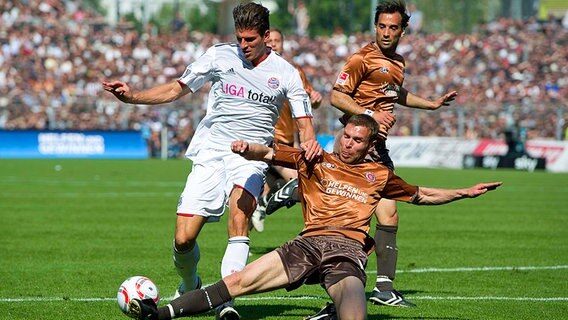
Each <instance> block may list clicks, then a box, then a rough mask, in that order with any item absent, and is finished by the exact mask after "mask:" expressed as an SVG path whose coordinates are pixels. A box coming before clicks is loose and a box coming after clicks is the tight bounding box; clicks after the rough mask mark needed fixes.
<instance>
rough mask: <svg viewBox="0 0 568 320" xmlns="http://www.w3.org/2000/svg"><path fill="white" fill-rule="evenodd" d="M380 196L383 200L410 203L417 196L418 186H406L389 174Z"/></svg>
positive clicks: (395, 176) (402, 181)
mask: <svg viewBox="0 0 568 320" xmlns="http://www.w3.org/2000/svg"><path fill="white" fill-rule="evenodd" d="M380 194H381V197H383V198H387V199H392V200H399V201H404V202H411V201H412V200H414V198H415V197H416V196H417V195H418V186H415V185H411V184H408V183H407V182H406V181H404V180H403V179H402V178H400V177H399V176H397V175H395V174H394V173H392V172H391V173H390V174H389V177H388V180H387V182H386V184H385V187H384V188H383V190H382V191H381V192H380Z"/></svg>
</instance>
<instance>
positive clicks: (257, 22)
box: [233, 2, 270, 35]
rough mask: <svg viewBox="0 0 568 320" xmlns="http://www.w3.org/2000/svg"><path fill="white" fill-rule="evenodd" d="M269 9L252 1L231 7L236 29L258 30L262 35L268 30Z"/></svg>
mask: <svg viewBox="0 0 568 320" xmlns="http://www.w3.org/2000/svg"><path fill="white" fill-rule="evenodd" d="M269 16H270V11H268V9H267V8H265V7H263V6H262V5H260V4H258V3H254V2H249V3H246V4H242V3H241V4H239V5H237V6H236V7H235V8H234V9H233V19H234V20H235V29H236V30H250V29H254V30H256V31H258V33H259V34H260V35H264V34H265V33H266V31H267V30H270V19H269Z"/></svg>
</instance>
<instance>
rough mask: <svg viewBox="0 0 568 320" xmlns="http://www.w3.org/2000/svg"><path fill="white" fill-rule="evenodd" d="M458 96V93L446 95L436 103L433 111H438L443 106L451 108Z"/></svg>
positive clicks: (452, 92)
mask: <svg viewBox="0 0 568 320" xmlns="http://www.w3.org/2000/svg"><path fill="white" fill-rule="evenodd" d="M457 96H458V93H457V92H456V91H451V92H448V93H446V94H445V95H443V96H441V97H439V98H438V99H436V100H435V101H434V108H433V109H432V110H436V109H438V108H440V107H442V106H449V105H450V102H452V101H454V100H455V99H456V97H457Z"/></svg>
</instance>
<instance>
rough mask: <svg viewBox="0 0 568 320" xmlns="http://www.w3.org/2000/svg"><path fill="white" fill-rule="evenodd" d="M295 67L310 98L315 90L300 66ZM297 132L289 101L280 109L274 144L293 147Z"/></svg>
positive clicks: (275, 127)
mask: <svg viewBox="0 0 568 320" xmlns="http://www.w3.org/2000/svg"><path fill="white" fill-rule="evenodd" d="M294 67H296V70H298V73H299V74H300V78H301V79H302V84H303V85H304V89H305V90H306V92H307V93H308V96H309V95H310V94H311V93H312V91H313V90H314V89H313V87H312V85H311V84H310V83H309V81H308V78H307V77H306V73H305V72H304V70H302V68H301V67H300V66H298V65H296V64H294ZM296 131H297V130H296V123H295V122H294V118H292V112H291V111H290V105H289V104H288V101H285V102H284V104H283V105H282V109H280V117H279V118H278V121H277V122H276V125H275V126H274V142H275V143H283V144H286V145H289V146H293V145H294V140H295V139H294V138H295V133H296Z"/></svg>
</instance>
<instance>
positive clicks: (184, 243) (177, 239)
mask: <svg viewBox="0 0 568 320" xmlns="http://www.w3.org/2000/svg"><path fill="white" fill-rule="evenodd" d="M195 242H196V238H195V237H194V236H192V235H190V234H189V233H188V232H187V231H186V230H184V229H176V233H175V236H174V246H175V248H176V250H179V251H186V250H191V249H193V247H195Z"/></svg>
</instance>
